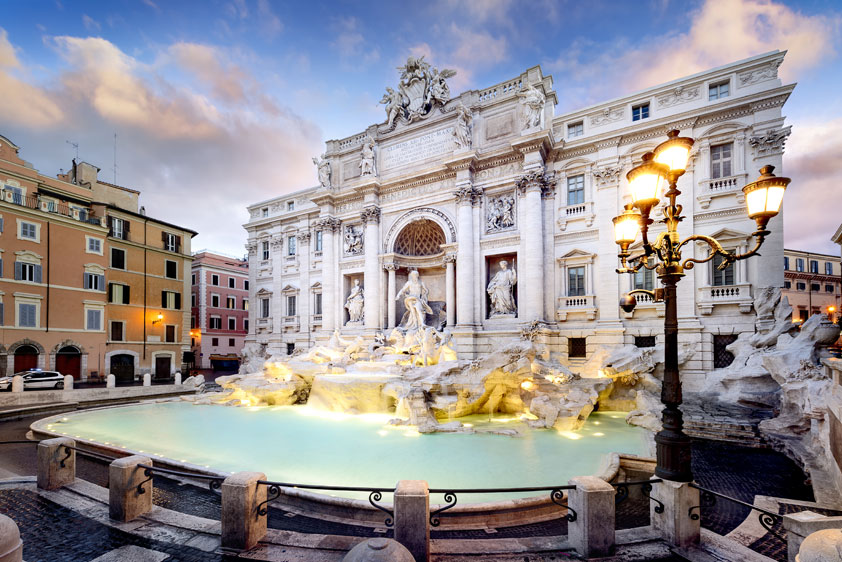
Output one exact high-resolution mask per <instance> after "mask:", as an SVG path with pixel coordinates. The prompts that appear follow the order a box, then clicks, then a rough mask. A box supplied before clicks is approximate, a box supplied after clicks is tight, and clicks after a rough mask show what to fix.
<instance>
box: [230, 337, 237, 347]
mask: <svg viewBox="0 0 842 562" xmlns="http://www.w3.org/2000/svg"><path fill="white" fill-rule="evenodd" d="M235 345H237V343H236V340H235V339H234V338H228V347H234V346H235Z"/></svg>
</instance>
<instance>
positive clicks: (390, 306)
mask: <svg viewBox="0 0 842 562" xmlns="http://www.w3.org/2000/svg"><path fill="white" fill-rule="evenodd" d="M383 267H384V268H385V269H386V271H387V272H388V274H389V281H388V284H387V287H388V289H387V291H386V310H387V318H386V322H387V327H388V328H389V329H390V330H391V329H392V328H394V327H395V296H396V293H397V290H398V289H397V287H396V286H395V271H396V270H397V269H398V266H396V265H395V264H393V263H387V264H386V265H384V266H383Z"/></svg>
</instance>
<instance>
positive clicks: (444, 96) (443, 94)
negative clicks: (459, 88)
mask: <svg viewBox="0 0 842 562" xmlns="http://www.w3.org/2000/svg"><path fill="white" fill-rule="evenodd" d="M452 76H456V71H455V70H451V69H449V68H445V69H443V70H442V71H439V69H438V68H434V69H433V73H432V75H431V76H430V100H436V101H438V102H439V103H441V104H442V105H444V104H445V103H447V100H449V99H450V86H448V85H447V81H446V80H447V79H448V78H450V77H452Z"/></svg>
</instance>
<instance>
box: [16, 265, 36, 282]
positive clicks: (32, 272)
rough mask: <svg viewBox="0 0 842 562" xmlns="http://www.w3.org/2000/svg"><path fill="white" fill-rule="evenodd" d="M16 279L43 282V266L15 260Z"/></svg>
mask: <svg viewBox="0 0 842 562" xmlns="http://www.w3.org/2000/svg"><path fill="white" fill-rule="evenodd" d="M15 280H17V281H31V282H33V283H40V282H41V266H40V265H36V264H34V263H26V262H20V261H16V262H15Z"/></svg>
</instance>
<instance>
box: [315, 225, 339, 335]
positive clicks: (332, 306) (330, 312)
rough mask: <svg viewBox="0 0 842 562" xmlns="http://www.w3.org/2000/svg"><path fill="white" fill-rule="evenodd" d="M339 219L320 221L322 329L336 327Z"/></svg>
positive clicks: (329, 330)
mask: <svg viewBox="0 0 842 562" xmlns="http://www.w3.org/2000/svg"><path fill="white" fill-rule="evenodd" d="M339 224H340V223H339V219H337V218H334V217H327V218H324V219H322V220H321V221H320V222H319V226H321V228H322V329H323V330H324V331H325V332H328V333H331V332H333V331H334V330H335V329H336V327H337V326H336V292H337V291H338V288H337V287H336V261H337V260H336V252H335V251H334V249H335V248H336V231H337V230H338V229H339Z"/></svg>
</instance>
